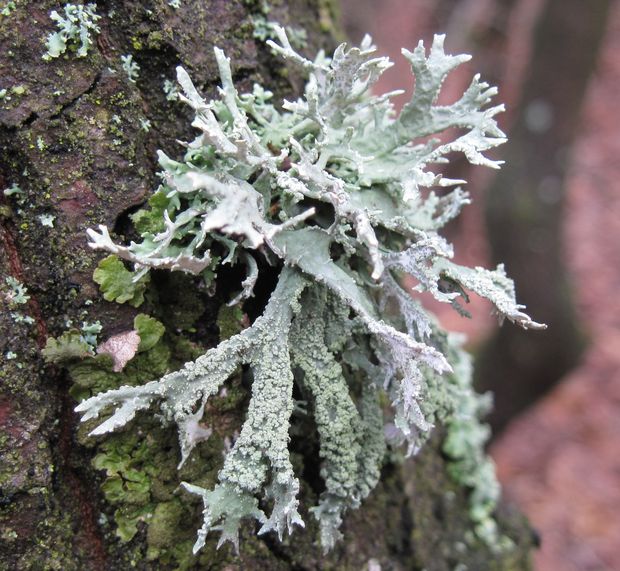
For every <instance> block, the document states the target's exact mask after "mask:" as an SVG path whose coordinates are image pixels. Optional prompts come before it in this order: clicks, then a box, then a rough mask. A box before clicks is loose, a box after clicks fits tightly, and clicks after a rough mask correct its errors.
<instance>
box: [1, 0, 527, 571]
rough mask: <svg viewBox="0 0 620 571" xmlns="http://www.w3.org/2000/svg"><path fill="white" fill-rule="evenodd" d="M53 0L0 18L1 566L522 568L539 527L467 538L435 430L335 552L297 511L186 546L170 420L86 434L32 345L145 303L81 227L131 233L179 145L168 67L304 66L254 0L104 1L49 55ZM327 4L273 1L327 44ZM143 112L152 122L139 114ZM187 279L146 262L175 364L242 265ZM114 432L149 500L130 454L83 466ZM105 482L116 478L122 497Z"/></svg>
mask: <svg viewBox="0 0 620 571" xmlns="http://www.w3.org/2000/svg"><path fill="white" fill-rule="evenodd" d="M53 9H55V10H58V11H59V12H61V11H62V6H61V5H59V4H58V3H56V2H52V1H42V2H41V1H37V2H34V1H30V2H28V1H26V0H23V1H21V2H20V1H18V2H16V8H15V9H14V10H13V11H12V12H10V13H9V14H8V15H4V16H0V53H2V54H3V55H2V60H1V61H0V77H1V78H2V79H1V84H0V89H6V90H7V91H6V94H5V97H4V99H1V100H0V188H2V189H4V188H7V187H10V186H11V185H13V184H17V185H18V186H19V187H20V188H21V189H22V190H23V195H15V194H14V195H11V196H5V195H4V194H0V201H1V205H0V244H1V248H0V271H1V272H2V283H3V285H2V287H3V289H2V290H1V292H2V296H0V299H1V302H2V313H1V314H0V358H1V359H2V372H1V373H0V380H1V382H2V394H1V395H0V425H1V426H2V436H1V437H0V450H1V453H2V464H1V468H0V501H1V506H0V507H1V510H2V511H1V513H0V534H1V537H2V542H1V543H0V568H2V569H10V570H16V571H18V570H38V569H42V570H47V569H52V570H53V569H62V570H64V571H71V570H80V571H84V570H86V571H87V570H109V569H113V570H116V569H119V570H124V569H177V568H178V569H227V570H233V569H244V570H254V569H257V570H258V569H270V570H271V569H274V570H276V569H290V570H293V569H295V570H311V569H352V570H358V569H365V568H367V569H378V568H379V567H377V565H380V566H381V568H383V569H394V570H397V569H403V570H404V569H422V568H424V569H427V570H429V571H443V570H446V571H447V570H449V569H454V568H455V566H456V565H458V564H463V565H466V566H467V568H470V569H502V570H504V569H505V570H508V569H519V570H522V569H526V568H527V567H528V553H529V550H530V547H531V545H532V537H531V532H530V531H529V528H528V527H527V524H526V523H525V522H524V521H523V519H522V518H521V516H519V515H518V514H514V513H512V512H509V511H506V510H503V511H502V513H500V514H498V517H499V520H500V524H501V526H502V529H503V531H504V532H505V533H506V534H507V535H509V536H510V537H511V538H512V539H513V540H514V541H515V542H516V545H517V547H516V548H515V549H513V550H509V551H507V552H501V553H493V552H491V551H490V550H489V549H488V548H487V547H485V546H483V545H481V544H480V543H476V542H475V541H473V542H472V541H470V542H469V543H468V541H467V534H468V530H469V529H470V528H471V523H470V520H469V516H468V507H467V506H468V504H467V497H466V492H465V491H464V490H462V489H459V488H458V487H457V486H456V485H455V484H454V483H452V481H451V480H450V478H449V477H448V473H447V468H446V459H445V458H444V457H443V455H442V454H441V452H440V435H439V434H437V435H436V436H435V438H434V439H433V440H432V442H431V443H430V444H429V445H428V446H427V448H426V449H425V450H424V451H423V452H422V453H421V454H420V455H419V456H418V457H416V458H415V459H414V460H413V461H407V462H405V463H388V464H387V465H386V466H385V468H384V471H383V477H382V480H381V482H380V484H379V486H378V487H377V489H376V490H375V491H374V492H373V493H372V494H371V496H370V497H369V498H368V500H367V501H366V502H364V504H363V506H362V508H361V509H360V510H358V511H355V512H352V513H350V514H348V517H347V519H346V522H345V525H344V529H343V532H344V540H343V541H342V542H341V543H340V544H339V545H338V546H337V547H336V548H335V549H334V550H333V552H332V553H330V554H329V555H326V556H324V555H323V553H322V552H321V550H320V547H319V546H318V545H317V526H316V524H315V523H314V521H313V519H312V516H311V514H309V513H308V512H307V511H305V512H304V513H303V514H302V515H303V516H304V519H305V521H306V525H307V527H306V529H305V530H298V531H296V532H295V534H294V535H293V536H292V537H291V538H287V539H285V540H284V541H283V542H282V543H279V542H278V541H277V540H276V539H275V538H273V537H270V536H266V537H261V538H260V539H259V538H257V537H256V535H255V529H254V526H253V525H251V524H250V523H248V524H246V526H245V527H244V528H243V532H242V538H241V552H240V554H239V555H236V554H235V553H234V551H233V550H232V549H230V548H229V547H228V546H226V547H223V548H222V549H220V550H216V547H215V545H216V541H217V537H216V536H217V533H215V534H212V536H213V537H209V539H208V541H207V545H206V547H205V548H204V550H203V551H202V552H201V554H199V555H198V556H196V557H193V556H191V553H190V551H191V544H192V543H193V540H194V537H195V530H196V529H197V527H199V521H200V518H201V513H200V512H201V509H200V506H199V505H198V504H197V503H193V504H191V505H190V506H189V508H188V507H187V505H186V504H181V503H180V500H179V493H180V492H179V491H178V490H176V489H175V484H174V482H176V481H177V480H178V476H177V475H176V463H177V461H178V458H179V451H178V446H177V444H176V436H175V434H174V431H173V430H166V429H165V428H162V427H160V426H159V425H158V424H157V423H156V422H152V421H151V422H150V423H149V421H148V420H145V419H138V421H137V423H136V424H132V426H131V427H129V428H128V429H127V430H125V431H124V432H122V433H119V434H118V435H114V436H113V437H110V439H103V440H101V441H98V442H93V441H91V440H89V439H86V438H85V437H84V433H83V430H80V429H78V422H77V421H78V419H77V415H76V414H75V413H74V412H73V408H74V406H75V404H76V403H75V400H74V399H73V397H72V396H71V395H70V394H69V390H70V388H71V387H72V377H71V376H70V375H69V374H68V373H67V372H66V371H64V370H62V369H61V368H59V367H51V366H49V365H46V364H45V363H44V361H43V359H42V357H41V349H42V347H43V346H44V345H45V343H46V340H47V338H48V337H49V336H59V335H61V334H62V333H63V331H66V330H67V328H69V327H71V326H73V327H75V326H78V327H79V325H80V323H81V322H83V321H89V322H93V321H96V320H99V321H100V322H101V324H102V325H103V336H104V337H108V336H110V335H113V334H115V333H118V332H121V331H126V330H128V329H131V327H132V325H131V324H132V320H133V318H134V317H135V315H136V313H138V311H137V310H134V309H133V308H131V307H128V306H125V305H118V304H114V303H109V302H106V301H104V300H103V299H102V297H101V295H100V294H99V292H98V289H97V286H96V285H95V284H94V283H93V280H92V274H93V270H94V268H95V266H96V263H97V261H98V259H99V258H100V256H99V255H97V254H95V253H93V252H92V251H90V250H89V249H88V248H87V246H86V236H85V229H86V228H90V227H95V226H96V225H97V224H105V225H107V226H108V227H109V228H114V229H115V231H116V232H117V234H119V235H123V234H125V235H126V236H127V237H131V227H130V224H129V221H128V214H129V213H131V212H133V211H135V209H136V208H137V207H139V206H140V205H142V204H143V203H144V202H145V200H146V199H147V198H148V196H149V195H150V193H151V190H152V189H153V188H155V187H156V185H157V180H156V177H155V176H154V173H155V172H156V170H157V169H156V161H155V159H156V154H155V151H156V149H158V148H161V149H163V150H165V151H166V152H167V153H169V154H170V155H171V156H173V157H174V156H177V155H178V154H179V147H178V145H177V144H176V143H175V140H176V139H181V140H185V139H188V138H189V137H190V134H191V127H190V126H189V124H190V120H189V116H188V114H187V113H186V112H185V110H184V109H183V108H182V106H180V105H178V104H174V103H172V102H170V101H167V100H166V97H165V94H164V92H163V90H162V83H163V80H164V79H173V77H174V68H175V66H176V65H178V64H179V63H180V64H182V65H183V66H184V67H185V68H186V69H188V71H189V72H190V74H191V75H192V77H193V79H194V81H195V83H196V85H197V86H199V87H200V88H202V89H203V91H204V92H205V93H206V94H207V95H209V94H213V93H214V92H215V89H216V86H217V83H218V78H217V71H216V65H215V59H214V57H213V55H212V48H213V46H214V45H217V46H219V47H221V48H223V49H224V51H225V52H226V53H227V54H228V55H229V56H231V60H232V65H233V72H234V74H235V80H236V82H237V83H238V84H239V85H240V86H242V87H243V88H249V87H250V86H251V84H252V83H253V82H260V83H262V84H264V85H269V86H270V87H272V88H273V89H274V90H276V91H277V92H279V93H280V94H285V93H288V94H289V95H290V94H292V93H295V92H299V90H300V87H301V85H302V79H301V78H299V77H295V76H294V75H292V74H289V73H288V72H287V70H286V69H285V68H284V67H283V66H282V65H281V64H280V63H278V62H276V61H275V59H274V58H273V57H272V56H271V54H270V53H269V51H268V50H267V49H265V48H264V47H263V46H262V45H261V43H260V42H257V41H255V39H254V38H253V35H252V24H251V21H252V17H253V16H256V15H258V14H260V12H261V3H260V2H258V1H256V2H255V1H252V0H234V1H231V0H211V1H202V2H190V1H189V0H188V1H185V0H181V2H180V7H179V8H178V9H173V8H172V7H170V6H169V5H168V3H167V2H165V1H164V0H159V1H158V0H152V1H150V2H147V1H142V2H139V1H126V2H115V1H112V0H109V1H106V2H99V4H98V7H97V13H98V14H99V15H101V17H102V18H101V20H100V21H99V25H100V28H101V32H100V33H99V34H98V36H97V40H96V44H95V45H94V46H93V47H92V48H91V50H90V51H89V53H88V56H87V57H84V58H79V57H77V56H76V54H75V53H74V52H72V51H71V50H69V51H68V52H67V54H66V56H61V57H59V58H57V59H54V60H52V61H50V62H46V61H44V60H43V59H42V57H41V56H42V55H43V53H44V52H45V45H44V44H45V38H46V36H47V34H49V33H50V32H52V31H54V26H53V22H52V21H51V20H50V18H49V13H50V11H51V10H53ZM335 11H336V9H335V7H334V6H333V5H332V4H331V3H330V2H327V1H326V0H294V1H290V2H288V3H280V2H274V3H273V5H272V6H271V11H270V12H269V15H268V18H269V19H273V20H276V21H279V22H281V23H283V24H291V25H293V26H295V27H303V28H304V29H305V30H306V31H307V34H308V45H307V47H306V51H307V52H308V54H309V55H311V54H313V53H315V52H316V51H317V49H318V48H319V47H330V48H331V47H333V35H332V34H333V30H334V21H333V18H334V15H335ZM126 54H132V55H133V57H134V60H135V61H136V62H137V63H138V64H139V66H140V72H139V77H138V79H137V82H136V83H135V84H133V83H130V82H128V81H127V79H126V78H125V77H124V75H123V71H122V70H121V69H120V65H119V61H120V56H121V55H126ZM115 70H116V71H115ZM145 120H148V121H150V124H151V128H150V130H148V131H147V130H146V129H145V127H144V125H145V124H144V121H145ZM42 215H52V216H54V217H55V218H54V221H53V227H49V226H46V225H43V224H42V221H41V218H40V217H41V216H42ZM6 277H13V278H15V279H17V280H18V281H19V282H20V283H22V284H24V285H25V286H26V287H27V289H28V294H29V295H30V299H29V300H28V301H27V303H26V304H23V305H20V307H19V310H20V312H22V313H23V314H27V315H28V316H31V317H32V318H33V320H34V322H33V323H31V324H29V323H27V322H23V321H19V320H17V321H16V317H15V313H16V312H15V307H14V305H12V304H11V299H10V292H9V290H8V289H7V287H6V281H5V278H6ZM187 279H188V278H185V277H183V276H181V277H179V278H176V277H175V278H172V277H170V276H166V275H157V273H155V275H154V277H153V284H152V287H151V288H150V290H149V296H148V299H147V302H146V304H147V306H148V308H149V309H150V311H151V312H152V313H153V314H155V315H157V317H158V319H160V320H161V321H162V322H163V323H164V324H165V325H166V327H167V328H169V329H170V331H171V333H170V336H171V337H170V338H171V339H172V338H174V340H175V341H174V342H175V344H176V345H175V349H174V350H173V352H174V351H177V353H178V354H175V355H174V359H177V361H176V364H177V366H178V365H179V364H180V362H182V360H181V359H182V358H183V357H184V356H186V355H187V354H191V353H192V351H196V350H200V349H202V350H204V349H205V348H207V347H209V346H212V344H213V343H214V342H216V340H217V337H218V334H219V329H218V325H217V323H216V319H217V317H216V316H217V315H218V310H219V306H220V303H221V299H222V297H223V296H222V292H223V291H225V290H226V289H227V288H230V287H233V286H231V285H230V283H231V282H230V280H232V279H233V277H231V276H225V275H222V276H221V277H220V279H219V281H218V284H217V290H216V292H215V295H212V296H209V295H207V293H206V292H200V293H198V294H196V295H185V294H184V292H185V291H186V290H185V289H184V288H185V287H187V286H192V284H193V282H188V281H187ZM184 280H185V281H184ZM266 281H267V282H268V281H269V280H266ZM194 285H195V284H194ZM261 288H262V291H263V294H262V296H261V295H260V292H261ZM268 290H269V284H268V283H266V282H265V283H263V284H262V285H261V284H259V287H258V296H257V297H258V299H257V301H256V304H257V305H260V303H261V302H262V303H264V302H265V300H266V297H267V295H268ZM248 312H250V313H251V312H252V307H248ZM179 347H181V349H179ZM170 362H171V363H172V362H175V361H174V360H171V361H170ZM153 367H155V365H153ZM73 373H75V370H74V371H73ZM135 374H136V375H138V376H139V375H143V376H144V375H145V374H148V371H147V372H146V373H145V372H144V371H136V372H135ZM233 384H234V385H235V387H234V389H235V391H234V394H235V395H237V400H234V399H232V400H229V401H227V402H216V403H215V404H214V406H213V410H210V411H209V412H210V414H212V415H213V417H214V418H216V419H220V421H221V424H222V426H225V425H226V426H228V425H230V426H232V425H234V424H235V422H237V423H238V422H240V420H241V419H242V418H243V415H244V406H245V405H246V404H247V395H248V390H247V386H245V385H244V382H243V380H242V379H237V380H236V381H234V383H233ZM315 432H316V430H315V429H314V428H313V427H311V426H310V427H309V430H308V432H307V433H306V434H305V435H302V434H295V433H293V434H292V435H291V436H292V441H291V447H292V450H293V458H294V461H295V465H296V467H297V468H298V470H299V475H300V479H301V480H302V503H303V505H305V506H308V505H312V504H313V503H314V502H315V500H316V497H317V496H318V494H320V492H321V481H320V477H319V467H318V454H317V444H316V437H315V435H314V433H315ZM132 439H133V440H132ZM214 442H215V443H214V444H212V445H209V447H205V448H203V449H202V451H201V457H202V458H205V466H206V467H207V468H208V474H206V475H205V478H209V477H212V474H214V473H215V474H216V473H217V470H218V468H219V465H220V464H218V462H220V461H221V455H222V447H223V446H224V439H223V438H219V439H217V438H216V439H215V440H214ZM106 446H107V448H106ZM112 446H117V448H116V449H115V451H116V452H115V453H117V454H120V452H119V450H125V451H127V450H129V451H128V452H127V458H128V459H127V462H128V463H129V464H131V470H133V473H135V478H143V480H140V482H142V483H145V484H144V485H145V486H146V488H145V489H144V490H143V489H140V494H139V495H140V498H141V499H140V500H137V499H136V496H135V494H134V492H131V491H132V490H134V488H135V486H137V485H138V484H137V480H132V479H131V478H129V477H128V475H127V474H128V473H129V470H128V472H127V473H122V474H118V475H114V474H112V476H110V474H109V473H108V475H107V479H106V475H105V473H104V472H103V471H102V470H96V469H95V468H94V467H93V464H92V460H93V457H95V456H96V455H101V454H102V453H103V454H104V456H105V454H110V449H111V448H110V447H112ZM123 447H124V448H123ZM128 447H129V448H128ZM141 447H142V448H141ZM138 451H140V454H142V455H143V456H141V458H142V460H138ZM144 458H146V459H144ZM108 459H109V456H108ZM207 468H205V470H206V469H207ZM210 474H211V476H210ZM119 475H120V478H118V477H116V476H119ZM115 477H116V479H114V478H115ZM111 481H115V482H119V483H120V488H119V489H118V490H117V491H116V494H117V495H116V496H115V500H113V501H112V500H111V499H110V498H111V497H112V494H111V490H110V482H111ZM130 492H131V493H130ZM132 494H134V495H132ZM132 502H133V503H132ZM140 502H142V503H140ZM139 509H144V510H146V511H144V512H143V513H144V514H145V515H144V516H143V517H136V518H134V519H135V521H136V522H137V523H136V524H135V525H136V530H135V533H134V534H133V536H132V537H131V539H130V540H128V541H123V540H122V539H121V538H119V537H118V536H117V525H118V521H119V517H120V516H123V514H126V513H128V512H127V510H129V511H131V510H134V512H131V513H134V514H135V510H139ZM188 510H189V511H188ZM119 514H120V516H119ZM132 521H133V520H132Z"/></svg>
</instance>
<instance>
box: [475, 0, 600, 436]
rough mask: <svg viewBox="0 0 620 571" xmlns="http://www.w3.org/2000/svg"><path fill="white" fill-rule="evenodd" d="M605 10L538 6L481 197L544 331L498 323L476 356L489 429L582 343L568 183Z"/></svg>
mask: <svg viewBox="0 0 620 571" xmlns="http://www.w3.org/2000/svg"><path fill="white" fill-rule="evenodd" d="M610 5H611V2H610V1H609V0H593V1H592V2H581V1H580V0H569V1H567V0H548V1H547V2H546V3H545V5H544V7H543V9H542V11H541V14H540V16H539V20H538V22H537V25H536V30H535V35H534V46H533V49H532V57H531V59H530V64H529V69H528V72H527V74H526V77H525V80H524V83H523V87H522V97H521V102H520V110H519V113H518V116H517V118H516V121H515V124H514V126H513V127H512V128H511V129H510V132H509V142H508V144H507V145H506V146H505V147H504V149H503V150H502V158H504V159H505V160H506V165H505V166H504V167H503V168H502V170H501V171H500V172H499V173H498V175H497V177H496V178H495V181H494V183H493V185H492V187H491V188H490V189H489V191H488V194H487V196H488V199H487V213H486V214H487V226H488V230H489V241H490V244H491V251H492V256H493V261H494V262H495V263H498V262H500V261H501V262H505V263H506V270H507V272H508V274H509V275H510V276H511V277H512V278H513V279H514V280H515V285H516V289H517V297H518V299H519V301H520V302H521V303H523V304H525V305H526V306H527V311H528V313H529V314H530V315H534V316H536V319H537V320H538V321H541V322H544V323H547V325H548V326H549V328H548V329H547V330H546V331H542V332H539V333H537V334H536V335H531V336H530V335H528V334H527V333H526V332H524V331H521V330H519V329H518V328H511V327H502V328H501V329H500V330H499V331H498V333H497V334H496V336H495V337H494V338H493V339H492V341H491V342H490V343H489V344H488V346H487V347H486V348H485V349H484V351H483V352H482V354H481V356H480V358H479V359H478V364H477V371H476V378H477V384H478V387H479V388H480V389H483V390H489V389H491V390H493V392H494V393H495V408H494V411H493V413H492V417H491V423H492V425H493V426H494V428H496V429H501V428H502V427H503V426H504V425H505V423H506V422H507V421H508V420H509V419H510V418H512V417H513V416H514V415H515V414H517V413H518V412H519V411H521V410H522V409H523V408H525V407H526V406H527V405H528V404H531V403H532V402H533V401H534V400H536V399H537V398H539V397H540V396H541V395H542V394H544V393H545V392H546V391H547V390H549V389H550V388H551V387H552V386H553V385H554V384H555V383H556V382H557V381H558V380H559V379H560V378H562V376H563V375H564V374H566V372H567V371H569V370H570V369H571V368H572V367H574V366H575V365H576V364H577V363H578V362H579V358H580V356H581V353H582V351H583V348H584V345H585V336H584V334H583V332H582V331H581V329H580V325H579V323H578V321H577V318H576V315H575V310H574V307H573V304H572V298H571V291H570V283H569V280H568V276H567V271H566V266H565V254H566V253H565V252H564V246H563V239H562V238H563V235H562V227H563V213H564V202H565V178H566V173H567V170H568V168H569V166H570V165H571V161H570V158H571V155H570V151H571V144H572V142H573V140H574V139H575V136H576V134H577V132H578V129H579V112H580V109H581V106H582V102H583V99H584V96H585V92H586V88H587V85H588V80H589V78H590V75H591V73H592V71H593V70H594V68H595V64H596V56H597V54H598V51H599V46H600V44H601V40H602V38H603V34H604V32H605V24H606V21H607V14H608V12H609V7H610ZM507 73H509V72H507Z"/></svg>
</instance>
